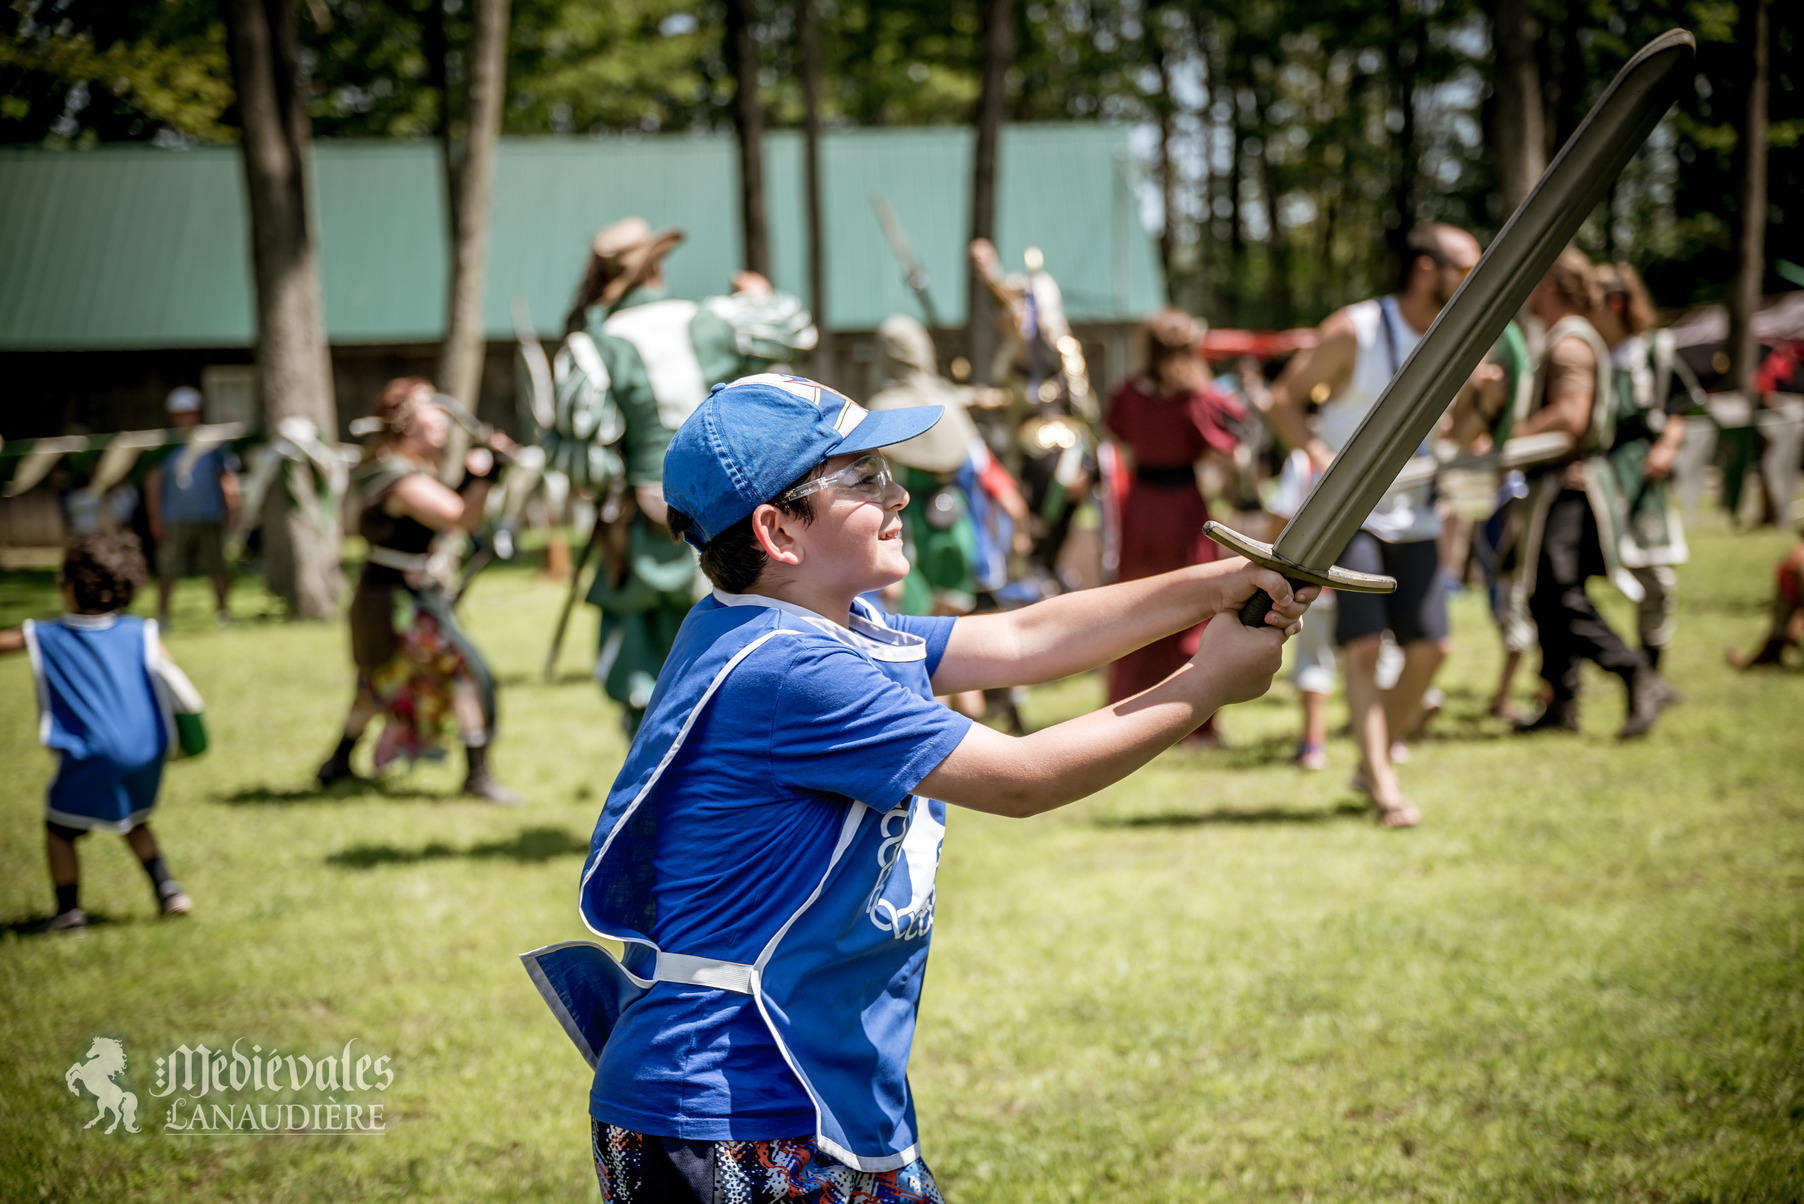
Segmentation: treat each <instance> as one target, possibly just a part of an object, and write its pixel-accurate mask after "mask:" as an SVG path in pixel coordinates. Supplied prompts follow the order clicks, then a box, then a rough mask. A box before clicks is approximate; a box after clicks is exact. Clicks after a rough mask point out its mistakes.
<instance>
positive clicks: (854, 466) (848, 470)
mask: <svg viewBox="0 0 1804 1204" xmlns="http://www.w3.org/2000/svg"><path fill="white" fill-rule="evenodd" d="M895 481H896V478H895V474H893V473H892V472H891V471H890V466H889V461H888V460H886V459H884V458H883V457H882V456H881V455H879V454H878V453H876V452H871V453H869V454H868V455H863V456H860V457H858V458H857V459H856V460H854V461H852V462H851V463H850V464H848V465H846V466H845V467H844V468H842V469H840V470H839V471H838V472H830V473H828V474H827V475H826V476H824V477H815V478H814V479H813V480H812V481H803V482H802V483H801V484H800V485H797V486H796V487H795V488H794V489H790V490H787V491H786V492H784V493H783V495H782V496H781V497H780V498H779V499H778V500H779V501H785V502H793V501H795V500H796V499H797V498H805V497H807V496H808V495H809V494H813V493H819V492H820V491H821V490H823V489H826V488H828V487H832V488H835V489H838V490H840V491H842V492H844V493H846V494H849V495H850V496H852V497H855V498H857V499H858V500H859V501H861V502H870V503H871V504H873V505H877V506H881V505H883V503H884V501H885V500H886V499H887V498H888V497H889V487H890V486H891V485H893V484H895Z"/></svg>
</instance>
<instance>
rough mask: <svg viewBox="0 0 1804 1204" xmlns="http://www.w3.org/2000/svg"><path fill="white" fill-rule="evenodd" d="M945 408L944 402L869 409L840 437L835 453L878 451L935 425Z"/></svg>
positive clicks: (847, 454)
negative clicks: (892, 408)
mask: <svg viewBox="0 0 1804 1204" xmlns="http://www.w3.org/2000/svg"><path fill="white" fill-rule="evenodd" d="M945 412H946V407H945V406H904V407H903V408H901V409H897V410H870V411H868V412H867V413H866V414H865V416H864V418H863V419H862V420H861V421H860V422H859V423H858V425H857V426H855V427H853V428H852V430H851V431H850V432H849V433H848V434H847V435H846V437H845V438H844V439H841V440H840V441H839V445H838V446H836V447H835V448H834V449H833V451H832V453H831V454H832V455H835V456H849V455H853V454H855V453H857V452H868V451H876V450H877V449H878V448H880V447H888V446H890V445H891V444H893V443H906V442H907V441H908V440H910V439H913V438H914V437H915V436H916V435H919V434H922V433H924V432H926V431H928V430H931V429H932V428H933V424H934V423H936V422H938V421H939V420H940V416H941V415H942V414H944V413H945Z"/></svg>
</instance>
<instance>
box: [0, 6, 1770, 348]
mask: <svg viewBox="0 0 1804 1204" xmlns="http://www.w3.org/2000/svg"><path fill="white" fill-rule="evenodd" d="M817 3H818V8H817V12H818V16H819V20H820V33H821V47H822V58H823V62H824V66H825V75H826V78H825V80H824V89H823V96H822V105H823V110H824V112H823V117H824V120H825V121H826V123H827V125H828V127H829V128H834V127H847V126H873V125H920V124H957V123H964V122H968V121H969V120H971V117H972V114H973V110H974V107H975V104H976V100H977V95H978V87H979V65H980V58H981V50H982V37H983V12H984V4H983V3H982V0H817ZM1537 5H1538V8H1537V18H1538V21H1539V24H1540V36H1539V37H1538V38H1537V41H1536V44H1537V46H1538V48H1539V54H1540V63H1539V67H1540V72H1541V77H1542V81H1543V85H1544V91H1545V100H1546V107H1547V115H1548V120H1549V124H1550V127H1551V128H1552V131H1553V135H1554V136H1555V138H1556V139H1563V138H1564V137H1565V135H1566V134H1568V133H1570V132H1571V130H1572V129H1573V128H1574V127H1575V126H1576V124H1577V122H1578V121H1579V120H1580V119H1581V118H1582V117H1583V115H1584V113H1585V111H1586V110H1587V108H1588V107H1589V105H1590V104H1591V103H1592V101H1594V100H1595V98H1596V95H1597V93H1598V92H1599V91H1600V90H1601V89H1602V87H1603V86H1604V84H1605V83H1606V82H1607V81H1608V80H1609V78H1610V77H1611V76H1612V74H1613V73H1614V72H1615V71H1616V70H1617V68H1619V67H1620V66H1621V65H1622V63H1623V62H1624V61H1625V60H1626V59H1627V58H1628V57H1629V55H1631V54H1632V53H1634V51H1635V50H1636V49H1638V48H1639V47H1640V46H1641V45H1643V44H1645V43H1646V42H1647V41H1648V40H1649V39H1650V38H1652V37H1653V36H1655V35H1656V34H1658V33H1660V32H1662V31H1664V30H1666V29H1668V28H1671V27H1673V26H1684V27H1687V28H1690V29H1692V30H1693V31H1694V32H1695V33H1696V34H1697V35H1698V38H1699V40H1700V56H1699V63H1698V67H1699V70H1698V79H1697V83H1696V85H1695V87H1694V88H1692V89H1691V90H1690V91H1689V92H1688V93H1687V94H1686V95H1685V97H1684V98H1683V99H1682V100H1681V102H1680V104H1679V106H1678V107H1677V108H1676V109H1675V111H1674V114H1673V116H1672V117H1671V118H1670V119H1669V120H1668V121H1667V122H1666V123H1665V125H1663V127H1662V128H1661V130H1660V131H1659V132H1658V133H1657V135H1656V137H1655V138H1654V140H1653V141H1652V142H1650V144H1649V147H1648V148H1647V150H1646V151H1644V153H1643V154H1642V155H1640V156H1638V157H1637V158H1636V160H1635V161H1634V162H1633V163H1632V164H1631V165H1630V167H1629V168H1628V170H1627V171H1626V172H1625V173H1624V175H1623V177H1622V179H1621V180H1620V182H1619V183H1618V185H1617V187H1616V189H1615V190H1614V191H1613V193H1612V195H1611V198H1610V200H1609V201H1608V202H1607V204H1606V205H1605V206H1602V207H1600V209H1599V212H1598V214H1597V215H1595V216H1594V217H1593V219H1592V220H1591V221H1590V222H1589V223H1588V224H1587V226H1586V227H1585V229H1584V231H1583V232H1582V233H1581V235H1580V239H1579V241H1580V244H1581V245H1582V246H1583V247H1584V248H1585V249H1586V250H1587V251H1589V252H1590V253H1592V254H1593V255H1595V256H1598V257H1613V258H1627V259H1630V260H1632V261H1634V262H1636V263H1637V264H1638V265H1639V266H1641V267H1642V268H1643V271H1644V275H1645V276H1646V277H1647V279H1648V281H1649V284H1650V286H1651V287H1652V289H1653V291H1654V293H1655V296H1656V299H1657V300H1658V301H1659V302H1661V303H1662V304H1664V305H1668V306H1678V305H1683V304H1688V303H1691V302H1694V301H1702V300H1712V299H1715V298H1717V297H1719V296H1720V295H1721V293H1722V291H1723V289H1724V287H1725V285H1726V282H1727V280H1728V278H1729V276H1730V274H1731V269H1732V255H1733V245H1732V238H1733V233H1732V232H1733V230H1734V228H1735V222H1734V221H1733V220H1732V219H1733V215H1734V214H1735V213H1736V211H1737V207H1738V204H1739V199H1738V195H1737V179H1738V177H1737V163H1738V155H1739V154H1740V146H1739V142H1740V140H1739V138H1738V130H1739V129H1740V127H1741V125H1742V124H1743V122H1744V120H1745V110H1746V102H1747V97H1746V87H1747V79H1748V75H1749V73H1748V71H1747V69H1746V65H1745V62H1744V57H1745V54H1744V50H1743V48H1742V47H1741V46H1740V45H1739V44H1738V43H1737V38H1738V37H1739V36H1740V33H1739V31H1740V29H1741V21H1742V16H1743V14H1742V6H1741V5H1740V4H1739V3H1738V2H1737V0H1621V2H1618V0H1576V2H1575V3H1572V4H1557V3H1554V2H1553V0H1537ZM751 7H752V32H753V38H754V42H755V44H756V47H757V53H758V56H759V67H760V76H759V77H760V98H761V100H762V101H763V103H764V104H765V107H766V110H767V113H768V116H769V121H770V124H771V125H773V126H775V127H783V126H795V125H799V124H800V122H801V119H802V98H801V84H800V64H799V50H798V47H797V40H796V36H795V27H794V20H795V7H794V4H793V3H792V2H791V0H753V3H752V6H751ZM297 11H298V21H299V27H300V35H301V39H302V42H303V43H304V45H305V47H306V50H307V55H306V65H307V70H308V72H309V78H308V86H309V95H310V97H311V101H310V109H311V112H312V115H313V120H314V130H315V133H316V134H318V135H319V136H322V137H362V138H419V137H427V136H431V135H433V134H435V133H437V132H439V131H440V130H441V129H442V128H443V127H445V126H447V125H448V127H449V132H450V133H451V134H452V136H453V137H455V136H457V135H458V133H459V129H458V123H459V122H460V121H461V114H462V112H463V109H464V105H463V101H462V89H463V85H464V69H463V47H464V45H465V43H466V42H467V39H468V33H469V16H470V12H469V5H468V3H467V0H393V2H391V3H376V2H373V0H305V2H303V3H299V4H297ZM1489 11H1490V7H1489V6H1488V5H1486V4H1483V3H1481V2H1480V0H1314V2H1312V3H1308V4H1303V3H1297V2H1296V0H1249V2H1248V3H1245V4H1241V5H1235V6H1222V5H1216V4H1207V3H1203V2H1202V0H1087V2H1083V3H1062V2H1054V0H1022V2H1020V3H1017V4H1016V5H1015V6H1014V9H1013V12H1014V19H1015V22H1016V25H1015V29H1014V40H1015V56H1014V59H1013V63H1012V65H1011V67H1010V70H1009V72H1008V77H1007V88H1008V98H1007V107H1008V115H1009V119H1010V120H1012V121H1112V122H1122V123H1131V124H1135V125H1139V126H1141V127H1143V128H1144V129H1147V130H1148V131H1149V132H1150V131H1151V130H1152V129H1153V128H1154V126H1155V125H1156V124H1157V123H1160V122H1163V123H1164V124H1165V125H1166V127H1167V128H1168V129H1169V130H1170V135H1171V141H1170V147H1171V152H1172V164H1171V166H1170V168H1169V170H1170V172H1171V173H1172V175H1173V179H1174V191H1173V195H1172V213H1171V214H1170V215H1168V218H1167V219H1164V220H1169V222H1170V224H1171V231H1170V235H1171V243H1172V248H1173V258H1172V262H1171V264H1170V268H1171V272H1170V285H1171V291H1172V294H1173V297H1174V299H1176V300H1177V301H1178V302H1179V303H1181V304H1183V305H1185V306H1187V307H1188V308H1190V309H1192V310H1195V311H1197V312H1200V313H1202V314H1204V315H1205V316H1207V317H1209V318H1210V319H1211V320H1213V321H1216V322H1218V323H1231V324H1237V325H1253V326H1284V325H1292V324H1300V323H1313V322H1315V321H1317V320H1319V319H1320V318H1321V316H1322V315H1323V314H1325V313H1326V312H1327V311H1328V310H1330V309H1333V308H1334V307H1336V306H1338V305H1341V304H1344V303H1345V302H1347V301H1350V300H1353V299H1356V298H1358V297H1362V296H1369V295H1371V294H1373V293H1375V292H1378V291H1381V290H1383V289H1384V288H1386V287H1388V285H1389V282H1390V280H1391V278H1392V274H1393V271H1394V258H1395V253H1396V249H1397V244H1398V243H1399V241H1400V239H1401V237H1402V235H1403V234H1404V233H1405V232H1406V231H1407V230H1408V228H1409V227H1410V226H1412V225H1414V224H1416V223H1418V222H1421V221H1426V220H1436V219H1438V220H1446V221H1452V222H1456V223H1459V224H1462V225H1465V226H1468V227H1470V228H1472V229H1473V230H1474V231H1476V232H1477V233H1479V234H1480V235H1481V236H1487V237H1488V236H1489V235H1490V234H1491V233H1493V232H1494V231H1495V230H1496V228H1497V227H1498V226H1499V225H1500V224H1501V217H1502V214H1501V212H1500V211H1499V206H1498V202H1497V200H1496V198H1495V196H1494V184H1495V179H1496V173H1495V169H1494V165H1493V164H1492V162H1491V161H1490V157H1489V151H1488V149H1487V148H1488V144H1489V142H1490V138H1489V136H1488V135H1489V132H1490V128H1491V126H1492V125H1493V123H1494V122H1495V121H1497V120H1499V119H1500V118H1499V115H1498V114H1497V113H1496V112H1495V104H1494V103H1493V101H1492V99H1491V97H1490V76H1491V71H1492V53H1491V46H1490V32H1489V15H1488V14H1489ZM6 12H7V15H6V17H5V18H4V20H5V21H6V25H5V26H4V27H0V31H3V34H4V37H3V40H0V141H12V142H48V143H51V144H55V145H67V144H71V143H79V144H86V143H89V142H94V141H120V140H152V139H161V140H162V141H164V142H181V141H183V140H185V139H200V140H215V139H227V138H230V137H232V136H233V130H232V122H233V118H234V115H233V112H232V108H231V106H232V95H231V86H230V80H229V72H228V70H227V66H226V60H225V54H224V49H223V33H222V30H221V26H220V21H219V17H218V13H217V9H216V6H215V5H214V4H213V3H211V2H210V0H16V2H15V3H14V4H13V5H12V6H11V7H10V8H9V9H8V10H6ZM723 14H724V9H723V5H722V3H721V0H621V2H619V3H608V4H597V3H593V2H592V0H514V4H513V13H512V27H511V38H510V51H509V76H508V101H507V106H506V109H505V115H504V119H503V120H504V129H505V131H506V132H508V133H511V134H538V135H543V134H616V135H618V134H643V133H653V132H677V131H685V130H712V129H722V128H726V127H727V126H728V125H730V122H731V104H732V101H733V93H734V84H733V81H732V78H731V76H730V74H729V72H728V71H727V69H726V64H725V60H724V57H723V53H722V44H721V39H722V31H723ZM1771 20H1772V38H1771V42H1772V44H1771V62H1772V76H1773V78H1772V94H1771V99H1770V109H1771V121H1772V126H1771V132H1770V136H1769V146H1770V150H1769V170H1770V174H1771V184H1770V187H1769V194H1770V198H1771V213H1770V215H1769V227H1768V235H1767V238H1768V249H1769V261H1770V260H1777V259H1789V260H1791V261H1793V262H1804V202H1801V201H1800V200H1799V199H1798V198H1800V197H1804V148H1801V147H1800V134H1801V133H1804V90H1801V86H1800V85H1801V83H1804V81H1800V79H1799V77H1798V72H1797V66H1796V63H1797V51H1798V48H1799V40H1800V38H1804V5H1797V4H1773V5H1772V7H1771ZM1406 113H1408V114H1411V115H1413V121H1406V119H1405V118H1406ZM1504 119H1507V118H1504ZM1145 145H1148V146H1150V145H1152V143H1151V142H1150V141H1149V142H1148V143H1146V144H1145ZM1146 168H1147V172H1146V174H1147V177H1148V178H1149V179H1150V180H1151V181H1152V182H1153V183H1155V184H1156V182H1157V178H1158V171H1159V164H1158V162H1157V160H1156V157H1149V159H1148V161H1147V162H1146ZM1768 287H1769V288H1770V289H1772V290H1774V291H1777V290H1779V289H1781V288H1784V287H1788V286H1787V285H1785V284H1784V282H1783V281H1781V280H1780V279H1779V278H1778V277H1777V276H1774V277H1771V278H1770V279H1769V281H1768Z"/></svg>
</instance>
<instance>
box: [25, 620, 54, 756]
mask: <svg viewBox="0 0 1804 1204" xmlns="http://www.w3.org/2000/svg"><path fill="white" fill-rule="evenodd" d="M20 630H21V632H22V633H23V634H24V636H25V652H26V655H28V656H29V657H30V658H31V680H32V682H33V683H34V684H35V685H36V686H37V691H38V743H39V744H43V745H48V744H49V743H50V683H49V682H47V681H45V680H44V650H43V649H42V648H40V647H38V624H37V620H36V619H26V620H25V622H24V623H23V624H22V625H21V626H20Z"/></svg>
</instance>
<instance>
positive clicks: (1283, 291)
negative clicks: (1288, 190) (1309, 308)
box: [1259, 127, 1292, 328]
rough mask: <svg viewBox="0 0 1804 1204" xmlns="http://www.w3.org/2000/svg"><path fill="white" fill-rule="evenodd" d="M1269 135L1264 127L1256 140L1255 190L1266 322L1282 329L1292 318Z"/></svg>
mask: <svg viewBox="0 0 1804 1204" xmlns="http://www.w3.org/2000/svg"><path fill="white" fill-rule="evenodd" d="M1273 132H1274V131H1273V130H1272V129H1270V128H1269V127H1268V128H1267V129H1266V131H1265V137H1263V138H1261V139H1260V147H1261V151H1260V155H1259V191H1260V192H1262V193H1264V194H1265V260H1266V264H1267V265H1268V267H1269V268H1270V270H1271V314H1270V315H1269V317H1268V321H1269V322H1270V323H1271V324H1272V325H1273V326H1274V327H1279V328H1282V327H1285V326H1288V325H1289V324H1290V322H1291V317H1292V314H1291V309H1292V301H1291V295H1290V243H1289V241H1288V240H1287V239H1286V238H1285V236H1284V227H1283V226H1282V225H1281V224H1279V213H1278V165H1277V164H1275V163H1273V162H1272V140H1271V135H1272V133H1273Z"/></svg>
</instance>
